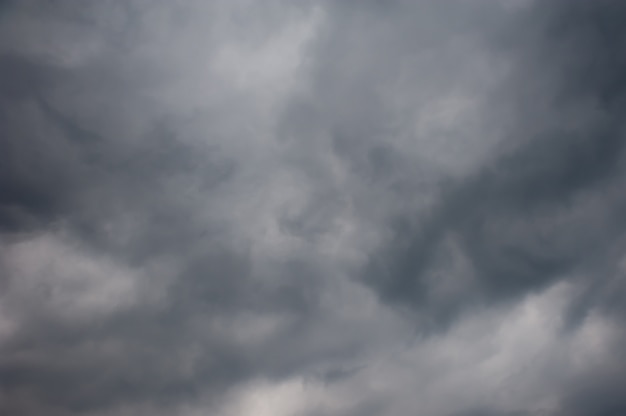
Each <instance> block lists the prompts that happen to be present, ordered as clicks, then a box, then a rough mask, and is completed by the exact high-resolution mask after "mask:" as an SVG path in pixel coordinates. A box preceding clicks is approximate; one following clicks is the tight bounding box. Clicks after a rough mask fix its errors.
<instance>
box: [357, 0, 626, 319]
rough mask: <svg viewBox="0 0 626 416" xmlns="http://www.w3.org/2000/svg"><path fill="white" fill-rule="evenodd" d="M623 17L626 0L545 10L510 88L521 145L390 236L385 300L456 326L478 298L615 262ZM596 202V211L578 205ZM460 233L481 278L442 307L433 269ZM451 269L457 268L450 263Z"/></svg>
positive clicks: (502, 295)
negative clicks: (447, 243) (448, 240)
mask: <svg viewBox="0 0 626 416" xmlns="http://www.w3.org/2000/svg"><path fill="white" fill-rule="evenodd" d="M623 13H624V7H623V6H622V5H621V4H620V3H619V2H596V3H593V4H592V3H589V2H568V3H554V2H553V3H548V4H546V5H543V4H538V5H537V6H536V10H533V13H532V17H533V18H534V20H532V21H531V23H529V24H528V26H530V27H531V28H533V29H534V30H536V31H538V33H532V34H531V35H530V36H529V37H530V38H531V40H530V41H529V44H523V45H522V46H521V50H520V51H517V52H518V53H519V54H520V56H521V59H518V60H516V61H515V64H516V65H517V66H518V70H516V71H514V73H516V74H515V75H514V76H513V77H512V79H511V80H510V84H509V85H508V86H506V87H505V90H506V93H507V94H510V96H509V99H510V100H511V101H513V102H515V101H518V104H517V105H516V106H515V107H514V108H515V114H516V117H517V120H516V121H515V122H514V123H513V124H514V126H515V127H517V129H516V130H515V131H511V132H508V135H509V136H510V137H508V138H507V141H509V142H510V144H507V145H508V146H510V148H511V149H512V150H505V151H504V152H503V153H504V154H503V155H502V156H497V157H496V158H495V160H493V161H489V162H488V163H487V164H486V166H484V167H482V168H481V169H479V171H478V172H477V173H475V174H472V175H470V176H469V177H467V178H463V179H461V180H458V181H455V182H454V183H452V184H449V185H446V187H445V188H444V190H443V192H442V197H441V198H440V200H439V201H438V202H437V203H435V204H434V206H433V207H432V208H431V209H430V214H429V215H425V216H423V217H418V218H411V217H406V216H399V218H395V219H394V221H395V223H396V224H397V225H396V226H394V227H393V228H392V231H391V232H392V236H391V238H390V241H389V242H388V243H387V245H386V247H385V249H384V251H382V252H381V253H378V254H375V255H374V256H373V257H372V261H371V263H369V264H368V265H367V269H368V271H367V272H366V280H367V281H368V282H369V283H370V284H371V285H372V286H373V287H375V288H376V289H377V290H379V291H380V292H381V294H382V296H383V297H384V298H387V299H389V300H392V301H401V302H403V303H407V304H409V305H411V307H414V308H416V309H417V310H418V311H420V312H423V313H424V314H426V315H427V316H429V317H431V318H432V317H434V318H435V320H438V319H443V320H444V321H445V320H449V319H452V318H453V317H454V315H456V314H457V313H458V312H460V310H462V309H463V307H464V305H465V304H466V303H469V302H472V301H485V300H487V301H494V300H495V301H497V300H503V299H510V298H511V297H517V296H520V295H523V294H524V293H527V292H528V291H531V290H539V289H542V288H544V287H545V286H546V285H549V284H551V283H553V282H554V281H555V280H557V279H561V278H563V277H565V276H567V275H568V273H571V272H572V271H574V270H576V269H578V268H580V267H583V266H584V265H586V264H589V263H594V262H600V263H604V262H606V261H609V262H612V261H614V257H613V255H612V254H611V251H612V248H613V245H614V244H615V243H618V242H619V239H620V237H622V236H623V232H624V226H625V225H626V224H625V222H624V218H623V214H622V213H623V207H624V202H625V201H624V198H623V196H622V192H620V191H619V190H620V189H621V188H622V187H623V185H624V183H623V173H624V170H623V166H624V151H623V146H624V123H623V111H624V98H623V96H622V94H621V93H620V91H621V89H622V84H623V82H622V77H623V72H624V57H623V48H624V44H625V43H624V32H623V31H622V30H621V27H620V25H619V23H618V22H619V17H617V16H622V15H623ZM537 20H538V21H539V23H537V22H536V21H537ZM518 47H519V46H518ZM546 79H547V82H546ZM529 91H530V92H529ZM546 103H547V104H546ZM533 106H537V107H540V108H541V112H538V111H536V110H535V109H534V108H533ZM570 117H577V118H578V120H570V119H568V118H570ZM546 119H547V120H548V121H545V120H546ZM581 120H582V121H581ZM572 125H575V128H572V127H571V126H572ZM590 200H595V201H596V203H594V204H593V206H592V207H589V208H582V209H580V208H578V206H581V205H582V206H584V205H585V204H587V203H588V201H590ZM577 211H578V212H577ZM450 235H452V236H454V238H456V239H458V241H460V244H461V245H462V250H463V252H464V253H465V254H466V255H467V256H468V258H469V261H470V264H471V270H468V273H472V274H473V275H474V276H475V281H473V282H472V283H471V285H469V288H468V289H469V291H461V292H460V293H458V296H454V297H452V298H450V299H444V300H443V302H442V299H438V298H436V296H434V295H433V294H432V292H433V291H434V289H433V287H432V282H429V274H430V275H431V276H432V274H433V272H432V270H433V269H435V272H436V268H437V264H436V263H437V261H438V260H437V253H438V252H440V251H442V250H445V249H446V248H445V245H444V244H445V239H446V238H447V237H448V236H450ZM439 261H440V262H445V261H449V259H448V260H445V257H443V260H439ZM439 273H443V274H445V273H449V272H447V271H446V269H445V266H444V268H443V271H441V272H439ZM590 273H593V271H592V272H590ZM590 278H592V279H598V278H600V277H598V276H590Z"/></svg>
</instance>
